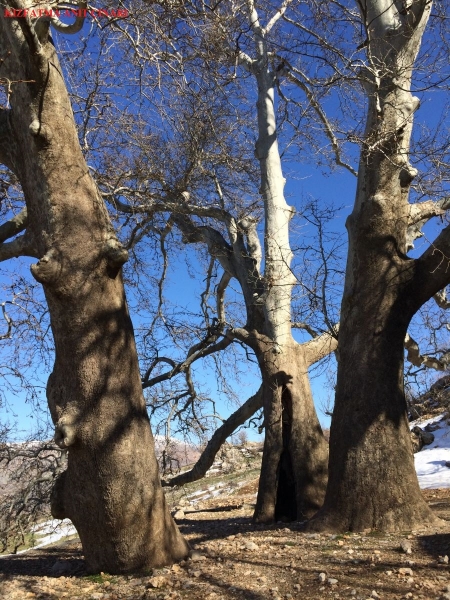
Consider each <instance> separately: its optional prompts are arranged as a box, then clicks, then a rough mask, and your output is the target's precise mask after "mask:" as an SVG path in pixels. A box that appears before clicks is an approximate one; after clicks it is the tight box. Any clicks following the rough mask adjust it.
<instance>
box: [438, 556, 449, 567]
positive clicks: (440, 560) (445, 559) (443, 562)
mask: <svg viewBox="0 0 450 600" xmlns="http://www.w3.org/2000/svg"><path fill="white" fill-rule="evenodd" d="M438 563H440V564H441V565H447V564H448V556H447V555H445V556H439V558H438Z"/></svg>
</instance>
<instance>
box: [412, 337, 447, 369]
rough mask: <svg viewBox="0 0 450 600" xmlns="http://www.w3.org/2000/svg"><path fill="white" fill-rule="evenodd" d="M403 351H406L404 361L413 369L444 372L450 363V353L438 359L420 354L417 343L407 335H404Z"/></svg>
mask: <svg viewBox="0 0 450 600" xmlns="http://www.w3.org/2000/svg"><path fill="white" fill-rule="evenodd" d="M404 346H405V349H406V350H407V355H406V359H407V360H408V361H409V362H410V363H411V364H413V365H414V366H415V367H429V368H430V369H435V370H436V371H445V370H447V368H448V365H449V363H450V353H449V352H446V353H445V354H444V355H443V356H442V357H441V358H440V359H438V358H434V357H433V356H427V355H426V354H420V349H419V345H418V343H417V342H416V341H415V340H414V339H413V338H412V337H411V336H410V335H409V333H407V334H406V337H405V342H404Z"/></svg>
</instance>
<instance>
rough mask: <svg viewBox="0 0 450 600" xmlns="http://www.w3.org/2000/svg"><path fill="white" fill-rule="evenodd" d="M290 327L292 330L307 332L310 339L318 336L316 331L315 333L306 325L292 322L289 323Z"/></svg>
mask: <svg viewBox="0 0 450 600" xmlns="http://www.w3.org/2000/svg"><path fill="white" fill-rule="evenodd" d="M291 327H292V329H304V330H305V331H307V332H308V333H309V335H310V336H311V337H312V338H316V337H318V336H319V334H318V333H317V331H315V329H313V328H312V327H310V326H309V325H308V323H301V322H300V321H294V322H293V323H291Z"/></svg>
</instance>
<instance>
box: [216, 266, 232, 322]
mask: <svg viewBox="0 0 450 600" xmlns="http://www.w3.org/2000/svg"><path fill="white" fill-rule="evenodd" d="M230 280H231V275H230V274H229V273H227V272H226V271H225V273H224V274H223V275H222V278H221V280H220V282H219V285H218V286H217V291H216V295H217V318H218V319H219V323H225V306H224V299H225V290H226V288H227V286H228V284H229V283H230Z"/></svg>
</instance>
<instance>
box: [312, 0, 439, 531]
mask: <svg viewBox="0 0 450 600" xmlns="http://www.w3.org/2000/svg"><path fill="white" fill-rule="evenodd" d="M364 5H365V8H364V11H363V12H364V17H365V18H366V20H367V32H368V57H369V62H370V65H371V67H372V70H371V73H369V72H366V73H363V74H362V77H363V78H364V86H365V89H366V91H367V93H368V97H369V105H368V117H367V128H366V134H365V139H364V141H363V144H362V146H363V148H362V152H361V159H360V168H359V175H358V187H357V193H356V200H355V206H354V209H353V212H352V214H351V215H350V217H349V219H348V221H347V229H348V234H349V251H348V262H347V271H346V280H345V289H344V296H343V301H342V308H341V319H340V333H339V363H338V379H337V389H336V402H335V407H334V411H333V420H332V424H331V431H330V463H329V481H328V487H327V493H326V497H325V502H324V506H323V509H322V510H321V511H320V512H319V513H318V515H317V516H316V517H315V519H314V520H313V522H312V523H311V528H313V529H321V530H322V529H323V530H332V531H349V530H350V531H360V530H364V529H371V528H373V529H379V530H384V531H393V530H410V529H413V528H414V527H416V526H417V525H420V524H424V523H426V522H428V523H430V522H433V521H434V517H433V515H432V513H431V511H430V509H429V508H428V506H427V504H426V503H425V501H424V500H423V498H422V495H421V492H420V489H419V485H418V481H417V476H416V473H415V469H414V460H413V455H412V449H411V442H410V433H409V427H408V421H407V416H406V401H405V395H404V390H403V361H404V339H405V335H406V331H407V327H408V324H409V322H410V320H411V318H412V317H413V315H414V313H415V311H416V310H417V309H418V308H419V306H420V304H421V302H418V301H417V297H415V296H417V294H416V293H415V292H414V289H413V281H414V276H415V272H416V264H415V263H416V261H414V260H413V259H410V258H408V256H407V255H406V249H407V229H408V216H409V213H410V206H409V204H408V193H409V188H410V184H411V181H412V180H413V178H414V176H415V174H416V173H415V170H414V169H413V168H412V166H411V165H410V164H409V161H408V153H409V141H410V135H411V130H412V121H413V113H414V111H415V110H416V108H417V107H418V100H417V99H415V98H414V97H413V96H412V95H411V93H410V91H409V90H410V85H411V76H412V68H413V64H414V60H415V57H416V55H417V52H418V50H419V47H420V41H421V37H422V34H423V31H424V28H425V26H426V22H427V19H428V15H429V11H430V9H431V5H430V4H429V3H428V4H425V3H415V4H414V7H413V8H412V9H411V10H414V11H415V13H414V14H413V15H411V14H409V13H408V14H407V16H406V17H403V16H400V15H399V14H398V13H397V12H396V10H394V8H395V7H394V5H393V4H392V5H391V6H390V7H389V8H388V9H387V10H384V8H385V6H384V3H383V2H382V1H381V0H370V1H368V2H367V3H364ZM419 5H421V6H419ZM403 21H405V22H403ZM435 291H436V290H435Z"/></svg>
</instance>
